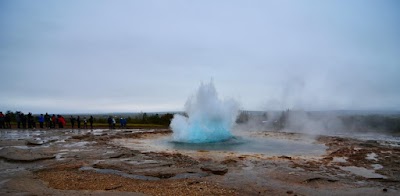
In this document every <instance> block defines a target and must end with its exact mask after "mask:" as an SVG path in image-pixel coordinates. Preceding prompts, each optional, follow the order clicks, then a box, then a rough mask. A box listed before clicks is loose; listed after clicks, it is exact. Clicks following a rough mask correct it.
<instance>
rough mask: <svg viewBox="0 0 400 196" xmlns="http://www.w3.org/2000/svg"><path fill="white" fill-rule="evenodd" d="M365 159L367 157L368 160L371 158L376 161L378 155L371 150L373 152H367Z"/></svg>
mask: <svg viewBox="0 0 400 196" xmlns="http://www.w3.org/2000/svg"><path fill="white" fill-rule="evenodd" d="M366 159H368V160H373V161H377V160H378V155H377V154H375V153H374V152H373V153H369V154H367V157H366Z"/></svg>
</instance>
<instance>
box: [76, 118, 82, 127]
mask: <svg viewBox="0 0 400 196" xmlns="http://www.w3.org/2000/svg"><path fill="white" fill-rule="evenodd" d="M76 122H77V123H78V129H80V128H81V117H80V116H78V118H77V119H76Z"/></svg>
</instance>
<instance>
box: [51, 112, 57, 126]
mask: <svg viewBox="0 0 400 196" xmlns="http://www.w3.org/2000/svg"><path fill="white" fill-rule="evenodd" d="M56 124H57V118H56V115H54V114H53V116H51V128H53V129H55V128H56Z"/></svg>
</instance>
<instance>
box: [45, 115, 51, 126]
mask: <svg viewBox="0 0 400 196" xmlns="http://www.w3.org/2000/svg"><path fill="white" fill-rule="evenodd" d="M44 120H45V122H46V125H45V126H46V128H50V127H51V122H50V115H49V114H48V113H47V112H46V114H45V115H44Z"/></svg>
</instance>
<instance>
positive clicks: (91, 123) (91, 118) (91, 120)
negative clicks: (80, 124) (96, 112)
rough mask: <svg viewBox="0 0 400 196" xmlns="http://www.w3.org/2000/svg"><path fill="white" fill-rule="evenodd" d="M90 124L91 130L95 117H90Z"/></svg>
mask: <svg viewBox="0 0 400 196" xmlns="http://www.w3.org/2000/svg"><path fill="white" fill-rule="evenodd" d="M89 123H90V129H93V116H90V118H89Z"/></svg>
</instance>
